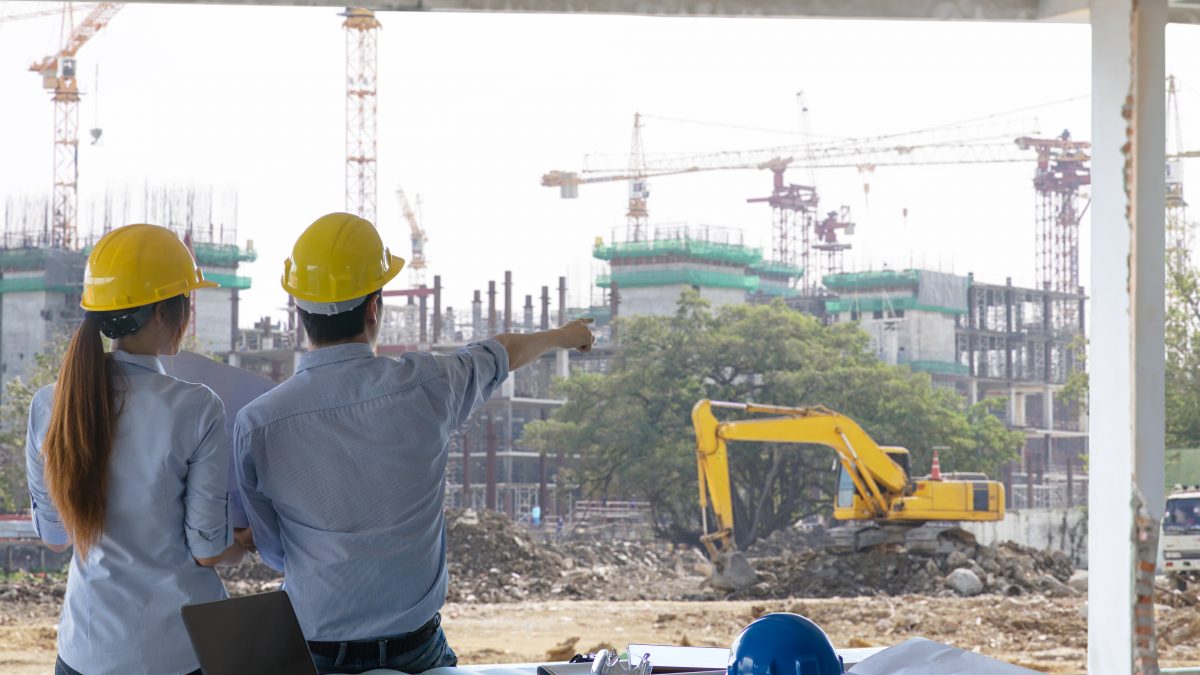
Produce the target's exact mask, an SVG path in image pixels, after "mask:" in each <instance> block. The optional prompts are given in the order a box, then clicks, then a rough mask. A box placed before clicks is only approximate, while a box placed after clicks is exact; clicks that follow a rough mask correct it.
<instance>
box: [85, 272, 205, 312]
mask: <svg viewBox="0 0 1200 675" xmlns="http://www.w3.org/2000/svg"><path fill="white" fill-rule="evenodd" d="M220 287H221V284H218V283H217V282H215V281H209V280H207V279H201V280H200V281H198V282H196V283H194V284H188V285H187V287H185V288H184V289H183V290H180V291H176V292H173V293H169V294H164V295H163V296H162V297H160V298H155V299H153V300H146V301H142V302H135V301H130V302H118V303H114V304H111V305H97V304H90V303H87V302H85V301H82V300H81V301H80V302H79V307H80V308H82V309H83V310H84V311H87V312H116V311H119V310H122V309H133V308H134V307H142V306H144V305H152V304H154V303H156V302H162V301H163V300H169V299H171V298H173V297H175V296H177V295H186V294H188V293H191V292H193V291H198V290H200V289H201V288H220Z"/></svg>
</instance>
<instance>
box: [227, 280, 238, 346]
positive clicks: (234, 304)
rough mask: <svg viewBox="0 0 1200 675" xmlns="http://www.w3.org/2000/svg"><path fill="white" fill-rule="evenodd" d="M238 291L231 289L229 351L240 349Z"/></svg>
mask: <svg viewBox="0 0 1200 675" xmlns="http://www.w3.org/2000/svg"><path fill="white" fill-rule="evenodd" d="M238 300H239V298H238V289H236V288H231V289H229V349H230V351H233V350H236V349H237V348H238Z"/></svg>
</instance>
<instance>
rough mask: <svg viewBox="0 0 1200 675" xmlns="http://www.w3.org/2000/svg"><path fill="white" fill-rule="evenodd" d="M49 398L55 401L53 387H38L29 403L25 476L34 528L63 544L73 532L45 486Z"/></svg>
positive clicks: (46, 539) (45, 537)
mask: <svg viewBox="0 0 1200 675" xmlns="http://www.w3.org/2000/svg"><path fill="white" fill-rule="evenodd" d="M43 392H45V393H43ZM47 394H49V395H47ZM47 399H50V400H51V401H53V399H54V396H53V390H50V389H45V390H42V391H39V392H38V393H37V394H36V395H34V397H33V400H32V401H31V402H30V404H29V422H28V425H27V428H26V431H25V478H26V480H27V481H28V483H29V508H30V511H32V512H33V529H34V530H35V531H36V532H37V533H38V536H39V537H41V538H42V541H44V542H46V543H47V544H53V545H55V546H61V545H62V544H66V543H69V542H70V536H69V535H68V534H67V529H66V528H65V527H64V526H63V522H62V518H60V517H59V515H58V508H56V507H55V506H54V500H52V499H50V492H49V491H48V490H47V489H46V466H45V463H44V462H43V460H42V442H43V441H44V440H46V430H45V425H44V424H43V420H45V419H48V418H49V412H50V411H49V410H46V408H47V407H48V404H47V402H46V400H47Z"/></svg>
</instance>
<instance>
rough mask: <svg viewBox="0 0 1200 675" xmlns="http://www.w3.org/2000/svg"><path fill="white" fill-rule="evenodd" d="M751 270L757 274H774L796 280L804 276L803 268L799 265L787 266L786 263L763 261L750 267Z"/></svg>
mask: <svg viewBox="0 0 1200 675" xmlns="http://www.w3.org/2000/svg"><path fill="white" fill-rule="evenodd" d="M750 269H751V270H753V271H755V272H758V273H759V274H776V275H781V276H789V277H793V278H796V279H799V278H800V277H802V276H804V268H803V267H801V266H800V265H789V264H787V263H781V262H772V261H769V260H764V261H762V262H760V263H756V264H754V265H751V267H750Z"/></svg>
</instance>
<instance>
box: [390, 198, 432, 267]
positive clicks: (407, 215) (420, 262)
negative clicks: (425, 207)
mask: <svg viewBox="0 0 1200 675" xmlns="http://www.w3.org/2000/svg"><path fill="white" fill-rule="evenodd" d="M396 198H397V199H398V200H399V201H400V210H401V211H403V212H404V219H405V220H406V221H408V228H409V231H410V233H411V241H412V260H410V261H409V263H408V269H409V270H411V271H412V285H413V288H424V287H425V267H426V265H427V261H426V259H425V243H426V242H427V241H429V238H428V237H427V236H426V235H425V230H424V229H423V228H422V227H421V223H420V221H419V220H417V214H416V213H414V212H413V209H412V206H410V205H409V203H408V197H407V196H406V195H405V194H404V188H396ZM417 201H418V202H420V197H418V198H417Z"/></svg>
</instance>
